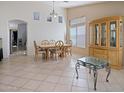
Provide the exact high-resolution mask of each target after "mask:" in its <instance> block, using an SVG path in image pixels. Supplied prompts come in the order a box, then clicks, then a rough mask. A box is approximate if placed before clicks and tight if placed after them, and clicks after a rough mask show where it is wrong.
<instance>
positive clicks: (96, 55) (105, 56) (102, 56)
mask: <svg viewBox="0 0 124 93" xmlns="http://www.w3.org/2000/svg"><path fill="white" fill-rule="evenodd" d="M94 56H95V57H98V58H103V59H107V55H100V54H95V55H94Z"/></svg>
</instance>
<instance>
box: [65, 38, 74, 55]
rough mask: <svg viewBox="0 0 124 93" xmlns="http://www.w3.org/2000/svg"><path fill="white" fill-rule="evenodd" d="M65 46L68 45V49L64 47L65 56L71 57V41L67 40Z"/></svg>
mask: <svg viewBox="0 0 124 93" xmlns="http://www.w3.org/2000/svg"><path fill="white" fill-rule="evenodd" d="M66 44H69V45H70V46H69V47H65V55H71V56H72V40H69V41H68V42H66Z"/></svg>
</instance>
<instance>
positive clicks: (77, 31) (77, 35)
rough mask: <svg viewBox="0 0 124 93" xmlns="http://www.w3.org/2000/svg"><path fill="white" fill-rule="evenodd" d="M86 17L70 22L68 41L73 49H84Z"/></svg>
mask: <svg viewBox="0 0 124 93" xmlns="http://www.w3.org/2000/svg"><path fill="white" fill-rule="evenodd" d="M85 34H86V17H80V18H75V19H72V20H70V39H71V40H72V42H73V47H80V48H85V38H86V37H85Z"/></svg>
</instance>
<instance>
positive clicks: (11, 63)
mask: <svg viewBox="0 0 124 93" xmlns="http://www.w3.org/2000/svg"><path fill="white" fill-rule="evenodd" d="M74 58H77V57H76V56H72V57H70V56H68V57H66V58H64V59H59V60H58V61H56V60H55V59H51V61H50V60H49V61H47V62H45V61H44V60H42V59H41V58H39V59H38V61H37V62H35V61H34V58H33V57H30V56H12V57H10V58H9V59H4V60H3V61H2V62H0V92H1V91H10V92H13V91H17V92H20V91H21V92H27V91H29V92H34V91H37V92H39V91H44V92H61V91H62V92H72V91H73V92H74V91H75V92H85V91H87V92H88V91H94V90H93V74H89V73H88V69H87V68H84V67H81V69H80V71H79V75H80V76H79V79H76V73H75V63H76V61H75V60H74ZM106 74H107V73H106V71H105V70H99V71H98V82H97V90H96V91H100V92H106V91H108V92H109V91H115V92H117V91H119V92H120V91H124V69H122V70H115V69H112V73H111V75H110V77H109V82H108V83H107V82H105V78H106Z"/></svg>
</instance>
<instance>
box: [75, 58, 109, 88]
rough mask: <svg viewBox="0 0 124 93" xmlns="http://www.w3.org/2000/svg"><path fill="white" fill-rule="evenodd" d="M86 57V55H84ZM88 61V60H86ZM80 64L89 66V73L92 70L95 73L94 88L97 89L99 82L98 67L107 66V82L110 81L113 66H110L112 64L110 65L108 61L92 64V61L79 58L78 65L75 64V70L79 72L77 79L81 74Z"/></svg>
mask: <svg viewBox="0 0 124 93" xmlns="http://www.w3.org/2000/svg"><path fill="white" fill-rule="evenodd" d="M84 58H85V57H84ZM88 58H90V57H88ZM91 58H95V57H91ZM85 61H86V60H85ZM88 61H90V60H88ZM92 61H94V60H92ZM95 61H97V62H98V61H100V60H95ZM80 66H85V67H88V68H89V73H91V70H93V74H94V90H96V84H97V75H98V72H97V70H98V69H102V68H106V71H107V72H108V73H107V76H106V82H108V77H109V75H110V72H111V68H110V66H109V63H108V62H106V64H99V65H98V64H97V63H96V64H94V63H93V64H92V62H84V60H81V59H79V60H77V63H76V65H75V70H76V74H77V77H76V78H77V79H78V77H79V74H78V69H79V68H80Z"/></svg>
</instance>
